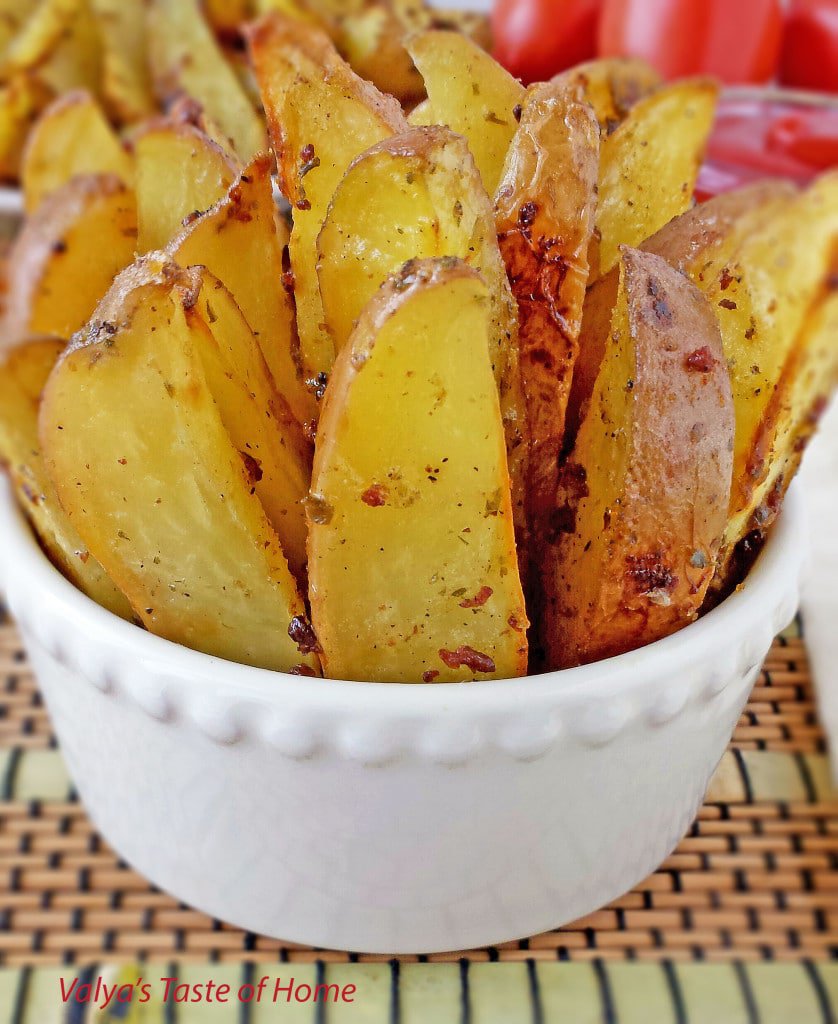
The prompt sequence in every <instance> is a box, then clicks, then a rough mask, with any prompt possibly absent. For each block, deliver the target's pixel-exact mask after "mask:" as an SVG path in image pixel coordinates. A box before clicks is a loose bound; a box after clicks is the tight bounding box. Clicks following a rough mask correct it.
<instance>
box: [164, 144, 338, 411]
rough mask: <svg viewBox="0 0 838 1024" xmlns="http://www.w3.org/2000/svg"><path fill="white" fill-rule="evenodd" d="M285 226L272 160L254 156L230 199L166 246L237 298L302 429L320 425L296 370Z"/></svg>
mask: <svg viewBox="0 0 838 1024" xmlns="http://www.w3.org/2000/svg"><path fill="white" fill-rule="evenodd" d="M288 236H289V232H288V227H287V225H286V224H285V221H284V220H280V219H279V217H278V216H277V212H276V205H275V203H274V198H273V192H272V183H271V160H270V158H269V157H267V156H259V157H256V159H255V160H253V161H252V163H250V164H249V165H248V167H246V168H245V170H244V171H243V172H242V174H241V176H240V177H239V180H238V181H237V182H236V184H235V185H233V186H232V187H231V188H230V191H229V192H228V194H227V195H226V196H225V197H224V198H223V199H222V200H221V201H220V202H219V203H217V204H216V205H215V206H213V207H212V208H211V209H210V210H208V211H207V212H206V213H205V214H203V215H202V216H200V217H197V218H195V219H194V220H193V221H192V222H191V223H190V224H189V225H188V226H187V227H185V228H184V229H183V230H182V231H181V232H180V234H178V235H177V236H176V237H175V238H174V239H173V241H172V242H171V243H170V244H169V246H168V251H169V253H170V254H171V256H172V258H173V259H175V260H177V262H178V263H180V264H181V266H184V267H186V266H190V265H200V266H204V267H206V268H207V269H208V270H209V271H210V272H211V273H213V274H214V275H215V276H216V277H218V278H220V279H221V280H222V281H223V282H224V283H225V285H226V286H227V287H228V288H229V289H230V291H231V292H232V293H233V295H234V296H235V299H236V302H237V303H238V305H239V306H240V307H241V311H242V313H244V315H245V318H246V319H247V322H248V323H249V324H250V326H251V328H252V329H253V333H254V334H255V336H256V338H257V339H258V342H259V347H260V349H261V350H262V355H263V356H264V358H265V362H266V363H267V365H268V369H269V370H270V372H271V376H272V377H273V381H274V384H275V386H276V389H277V391H278V392H279V394H280V395H281V396H282V398H283V399H285V401H286V402H287V403H288V406H289V407H290V409H291V412H292V413H293V414H294V416H295V417H296V418H297V421H298V422H299V423H300V424H303V425H307V424H309V423H311V422H312V421H316V419H317V415H318V409H317V403H316V400H315V398H314V395H313V394H312V393H311V391H310V390H309V389H308V388H307V387H306V386H305V384H304V382H303V379H302V374H301V372H300V369H299V367H298V365H297V364H298V341H297V325H296V321H295V317H294V301H293V296H292V295H290V294H289V292H288V290H287V289H286V288H285V287H284V286H283V252H284V250H285V249H286V247H287V245H288Z"/></svg>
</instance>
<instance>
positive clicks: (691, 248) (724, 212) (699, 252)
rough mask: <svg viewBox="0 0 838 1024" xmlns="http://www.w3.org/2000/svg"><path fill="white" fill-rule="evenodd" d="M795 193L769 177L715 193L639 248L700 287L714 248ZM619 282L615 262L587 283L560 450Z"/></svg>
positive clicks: (734, 239)
mask: <svg viewBox="0 0 838 1024" xmlns="http://www.w3.org/2000/svg"><path fill="white" fill-rule="evenodd" d="M796 194H797V189H796V188H795V186H794V185H792V184H791V183H790V182H786V181H780V180H769V181H761V182H757V183H756V184H754V185H749V186H747V187H746V188H742V189H739V190H737V191H735V192H726V193H724V194H723V195H720V196H714V197H713V198H712V199H710V200H708V201H707V202H706V203H701V204H699V205H698V206H694V207H693V208H692V209H691V210H688V211H687V212H686V213H684V214H682V215H681V216H680V217H676V218H674V220H671V221H670V222H669V223H668V224H666V225H665V226H664V227H663V228H661V230H660V231H658V232H656V234H654V235H652V237H651V238H649V239H647V240H646V241H645V242H643V243H642V244H641V245H640V246H639V248H640V250H641V251H642V252H650V253H653V254H654V255H656V256H661V257H662V258H663V259H665V260H666V262H667V263H669V264H670V266H673V267H675V269H676V270H679V271H681V273H683V274H687V275H688V276H691V277H692V278H693V280H694V281H696V283H698V284H699V286H701V285H702V281H701V278H702V277H703V276H704V275H703V268H704V267H706V266H707V265H708V264H709V263H710V261H711V259H712V256H713V253H714V252H716V250H718V249H719V248H721V247H722V246H725V247H735V246H736V244H738V240H739V239H741V238H742V237H744V235H745V234H747V233H748V232H750V231H751V230H753V229H754V228H756V227H757V226H758V225H759V224H760V223H761V222H764V221H765V220H767V219H768V218H770V217H771V216H772V215H773V214H774V213H775V212H777V211H778V210H780V209H782V207H783V205H784V204H785V203H787V202H788V201H789V200H790V199H792V198H793V197H794V196H795V195H796ZM731 251H732V249H731ZM619 281H620V268H619V266H617V267H614V268H613V269H612V270H610V271H609V272H608V274H606V275H605V276H604V277H601V278H600V279H599V280H598V281H596V282H595V283H594V284H593V285H591V287H590V288H589V289H588V293H587V295H586V296H585V307H584V310H583V313H582V334H581V336H580V338H579V358H578V359H577V360H576V366H575V368H574V371H573V385H572V387H571V392H570V400H569V403H568V413H567V436H566V438H565V451H569V450H570V448H572V447H573V442H574V440H575V439H576V434H577V431H578V430H579V425H580V423H581V422H582V417H583V415H584V411H585V408H586V406H587V403H588V401H589V400H590V397H591V394H592V393H593V390H594V384H595V382H596V378H597V374H598V373H599V368H600V364H601V362H602V357H603V354H604V352H605V348H606V345H607V342H608V335H609V333H610V329H611V313H612V311H613V309H614V306H615V304H616V302H617V289H618V286H619Z"/></svg>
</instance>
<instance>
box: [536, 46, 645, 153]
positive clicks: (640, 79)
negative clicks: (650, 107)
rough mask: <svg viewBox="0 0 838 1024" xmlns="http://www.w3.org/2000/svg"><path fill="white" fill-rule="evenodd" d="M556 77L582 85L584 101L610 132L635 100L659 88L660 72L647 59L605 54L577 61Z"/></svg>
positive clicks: (568, 83)
mask: <svg viewBox="0 0 838 1024" xmlns="http://www.w3.org/2000/svg"><path fill="white" fill-rule="evenodd" d="M553 81H554V82H558V83H559V84H560V85H564V86H565V87H566V88H577V89H581V90H582V94H583V96H584V99H585V101H586V102H587V103H590V105H591V106H592V107H593V108H594V113H595V114H596V118H597V121H599V127H600V130H601V131H602V132H603V133H604V134H606V135H610V134H611V132H613V131H614V129H615V128H616V127H617V126H618V125H620V124H622V122H623V121H625V119H626V117H627V116H628V114H629V111H630V110H631V108H632V107H633V106H635V104H637V103H638V102H639V101H640V100H642V99H644V98H645V97H646V96H649V95H650V94H651V93H653V92H655V90H656V89H658V88H659V86H660V85H661V76H660V75H659V74H658V72H657V71H656V70H655V69H654V68H653V67H652V65H651V64H647V63H646V61H645V60H638V59H636V58H632V57H628V58H622V59H621V58H605V59H602V60H592V61H589V62H587V63H586V64H577V65H576V67H574V68H571V69H570V70H569V71H564V72H562V74H560V75H557V76H556V77H555V78H554V79H553Z"/></svg>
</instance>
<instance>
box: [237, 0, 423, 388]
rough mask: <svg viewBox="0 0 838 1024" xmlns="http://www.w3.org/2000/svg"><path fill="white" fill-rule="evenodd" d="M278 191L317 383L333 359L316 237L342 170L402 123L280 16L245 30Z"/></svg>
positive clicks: (390, 106) (307, 361)
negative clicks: (284, 202) (288, 224)
mask: <svg viewBox="0 0 838 1024" xmlns="http://www.w3.org/2000/svg"><path fill="white" fill-rule="evenodd" d="M248 39H249V43H250V52H251V58H252V60H253V65H254V68H255V70H256V74H257V77H258V79H259V84H260V87H261V90H262V99H263V102H264V105H265V111H266V114H267V118H268V128H269V130H270V135H271V143H272V145H273V149H274V153H275V154H276V159H277V165H278V169H279V178H280V183H281V186H282V191H283V193H284V194H285V196H286V197H287V198H288V200H289V202H290V203H291V205H292V206H293V207H294V226H293V229H292V231H291V243H290V256H291V268H292V271H293V274H294V293H295V297H296V303H297V327H298V332H299V337H300V356H301V359H302V365H303V371H304V373H305V375H306V378H307V379H309V380H312V381H315V382H316V383H322V381H323V378H322V377H320V375H321V374H328V373H329V371H330V370H331V367H332V362H333V361H334V356H335V346H334V342H333V340H332V337H331V335H330V334H329V332H328V330H327V329H326V327H325V324H324V315H323V303H322V301H321V297H320V287H319V284H318V281H317V267H316V264H317V236H318V234H319V233H320V228H321V227H322V225H323V220H324V219H325V217H326V211H327V209H328V206H329V202H330V201H331V199H332V196H333V195H334V192H335V189H336V188H337V186H338V185H339V184H340V180H341V178H342V177H343V175H344V174H345V173H346V170H347V168H348V167H349V165H350V164H351V163H352V161H353V160H354V159H355V157H356V156H358V154H359V153H362V152H363V151H364V150H365V149H368V148H369V147H370V146H373V145H375V143H377V142H380V141H381V140H382V139H385V138H388V137H389V136H390V135H393V134H394V133H396V132H399V131H403V130H404V129H405V128H406V127H407V125H406V122H405V120H404V117H403V115H402V112H401V107H400V106H399V105H398V103H397V102H396V101H395V100H394V99H393V98H392V97H389V96H384V95H383V94H382V93H380V92H378V90H377V89H376V88H375V86H373V85H372V84H371V83H369V82H365V81H364V80H363V79H361V78H359V77H358V76H357V75H356V74H355V73H354V72H353V71H352V69H351V68H350V67H349V65H348V64H346V62H345V61H344V60H343V59H342V58H341V57H340V56H338V53H337V51H336V50H335V48H334V46H333V45H332V43H331V42H330V41H329V39H328V37H327V36H326V35H324V34H323V33H322V32H320V31H319V30H317V29H315V28H312V27H311V26H309V25H306V24H304V23H302V22H299V21H295V20H294V19H292V18H288V17H284V16H283V15H280V14H271V15H268V16H267V17H265V18H263V19H262V20H261V21H259V22H257V23H256V24H255V25H251V26H250V27H249V28H248Z"/></svg>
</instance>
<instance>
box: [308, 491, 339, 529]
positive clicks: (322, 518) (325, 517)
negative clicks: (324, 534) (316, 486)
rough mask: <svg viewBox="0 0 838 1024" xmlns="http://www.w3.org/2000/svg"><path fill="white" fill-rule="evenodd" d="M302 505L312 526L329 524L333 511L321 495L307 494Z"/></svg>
mask: <svg viewBox="0 0 838 1024" xmlns="http://www.w3.org/2000/svg"><path fill="white" fill-rule="evenodd" d="M303 504H304V506H305V510H306V515H307V516H308V521H309V522H310V523H312V524H313V525H314V526H328V525H329V523H331V521H332V517H333V516H334V514H335V510H334V507H333V506H332V505H330V504H329V502H328V501H326V499H325V498H324V497H323V495H322V494H309V495H308V497H307V498H305V499H304V500H303Z"/></svg>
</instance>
